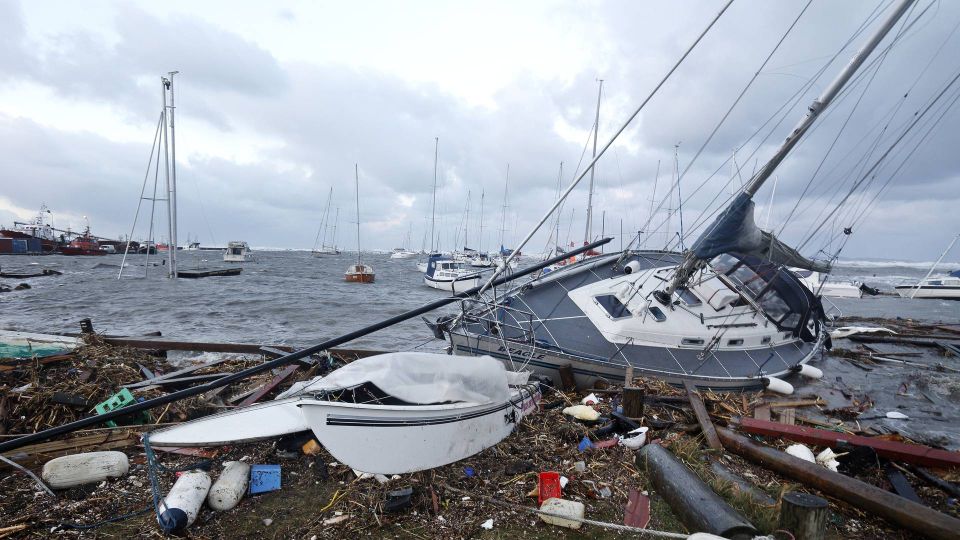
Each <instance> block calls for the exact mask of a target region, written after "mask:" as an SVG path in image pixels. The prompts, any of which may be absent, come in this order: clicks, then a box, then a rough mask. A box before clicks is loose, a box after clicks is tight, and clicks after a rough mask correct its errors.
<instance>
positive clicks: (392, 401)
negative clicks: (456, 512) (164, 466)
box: [149, 352, 540, 474]
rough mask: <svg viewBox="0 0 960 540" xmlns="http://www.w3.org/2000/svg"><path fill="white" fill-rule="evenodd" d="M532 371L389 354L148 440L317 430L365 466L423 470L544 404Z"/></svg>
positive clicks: (334, 450) (459, 455) (197, 442)
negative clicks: (272, 398)
mask: <svg viewBox="0 0 960 540" xmlns="http://www.w3.org/2000/svg"><path fill="white" fill-rule="evenodd" d="M528 377H529V373H513V372H508V371H507V370H506V369H504V367H503V365H502V364H501V363H500V362H498V361H497V360H494V359H493V358H490V357H477V358H451V357H450V356H448V355H446V354H435V353H413V352H407V353H389V354H381V355H376V356H370V357H367V358H361V359H359V360H356V361H354V362H351V363H350V364H348V365H347V366H345V367H342V368H340V369H338V370H336V371H334V372H332V373H331V374H329V375H327V376H326V377H317V378H315V379H312V380H309V381H304V382H301V383H297V384H294V385H293V386H292V387H291V388H290V389H289V390H287V391H286V392H284V393H282V394H280V395H279V396H278V397H277V399H276V400H274V401H271V402H266V403H259V404H256V405H252V406H249V407H244V408H240V409H235V410H232V411H229V412H225V413H221V414H216V415H213V416H208V417H204V418H200V419H198V420H193V421H190V422H186V423H183V424H179V425H177V426H174V427H171V428H166V429H161V430H159V431H155V432H153V433H151V434H150V435H149V443H150V444H153V445H158V446H159V445H163V446H193V447H195V446H219V445H225V444H234V443H239V442H249V441H257V440H263V439H270V438H276V437H280V436H283V435H288V434H291V433H298V432H302V431H306V430H310V431H312V432H313V434H314V435H315V436H316V437H317V440H318V441H319V442H320V444H321V445H323V447H324V448H326V449H327V451H329V452H330V454H331V455H333V457H334V458H335V459H337V460H338V461H340V462H341V463H344V464H346V465H347V466H349V467H352V468H354V469H356V470H358V471H363V472H368V473H382V474H400V473H409V472H415V471H421V470H426V469H431V468H434V467H439V466H441V465H446V464H448V463H453V462H455V461H459V460H461V459H465V458H468V457H470V456H472V455H474V454H476V453H478V452H480V451H482V450H485V449H486V448H489V447H491V446H493V445H495V444H497V443H499V442H500V441H502V440H503V439H504V438H505V437H507V436H508V435H509V434H510V433H512V432H513V430H514V428H515V427H516V426H517V424H518V423H519V422H520V420H521V419H522V418H523V416H524V415H526V414H529V413H530V412H532V411H534V410H536V408H537V404H538V403H539V401H540V391H539V388H538V386H537V385H536V384H529V383H528V382H527V378H528ZM438 441H442V444H438Z"/></svg>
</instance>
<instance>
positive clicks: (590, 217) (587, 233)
mask: <svg viewBox="0 0 960 540" xmlns="http://www.w3.org/2000/svg"><path fill="white" fill-rule="evenodd" d="M598 81H599V83H600V84H599V87H598V89H597V114H596V117H595V120H594V121H593V159H597V135H598V134H599V132H600V96H601V95H602V94H603V79H598ZM596 170H597V167H596V165H594V166H593V167H590V189H589V190H588V191H587V230H586V231H585V232H584V234H583V245H587V244H589V243H590V237H591V230H590V229H591V228H592V226H593V178H594V174H595V172H596ZM583 256H584V257H586V256H587V255H586V253H584V254H583Z"/></svg>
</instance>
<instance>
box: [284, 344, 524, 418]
mask: <svg viewBox="0 0 960 540" xmlns="http://www.w3.org/2000/svg"><path fill="white" fill-rule="evenodd" d="M365 383H372V384H374V385H376V386H377V388H379V389H381V390H383V391H384V392H386V393H388V394H390V395H391V396H393V397H396V398H398V399H401V400H403V401H406V402H408V403H418V404H423V405H426V404H431V403H447V402H451V403H477V404H482V403H491V402H494V403H495V402H502V401H506V399H507V398H508V397H509V393H510V388H509V386H508V383H507V371H506V369H504V367H503V364H501V363H500V361H498V360H495V359H493V358H491V357H489V356H479V357H475V356H450V355H447V354H435V353H424V352H398V353H388V354H378V355H376V356H368V357H366V358H361V359H359V360H355V361H353V362H351V363H349V364H347V365H346V366H344V367H342V368H340V369H338V370H336V371H334V372H332V373H330V374H329V375H327V376H326V377H317V378H315V379H313V380H310V381H303V382H299V383H296V384H294V385H293V386H291V387H290V389H289V390H287V391H286V392H283V393H282V394H280V395H279V396H277V399H282V398H285V397H291V396H296V395H300V394H314V393H319V392H324V391H335V390H342V389H347V388H354V387H357V386H361V385H363V384H365Z"/></svg>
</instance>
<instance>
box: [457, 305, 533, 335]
mask: <svg viewBox="0 0 960 540" xmlns="http://www.w3.org/2000/svg"><path fill="white" fill-rule="evenodd" d="M469 304H470V303H469V302H461V303H460V306H461V310H462V313H461V318H462V319H463V320H465V321H472V322H478V323H486V326H487V328H488V329H489V330H492V331H496V332H497V333H498V335H500V337H503V336H502V331H501V330H499V329H500V328H502V327H506V328H510V329H513V330H517V331H519V332H520V335H521V338H520V339H521V340H522V341H523V342H524V343H533V342H534V341H535V339H536V333H535V332H534V319H535V318H536V316H535V315H534V314H533V313H532V312H530V311H526V310H522V309H517V308H515V307H511V306H509V305H507V304H504V303H502V302H487V301H483V304H484V306H485V309H483V310H481V311H475V310H472V309H471V307H472V306H471V305H469ZM507 316H509V318H510V319H512V320H513V323H511V322H510V321H509V320H507ZM494 329H497V330H494Z"/></svg>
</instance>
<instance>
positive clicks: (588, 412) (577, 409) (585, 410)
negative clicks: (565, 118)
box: [563, 405, 600, 422]
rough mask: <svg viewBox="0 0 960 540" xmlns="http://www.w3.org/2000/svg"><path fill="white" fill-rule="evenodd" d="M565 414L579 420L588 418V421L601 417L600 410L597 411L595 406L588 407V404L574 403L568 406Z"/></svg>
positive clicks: (564, 411)
mask: <svg viewBox="0 0 960 540" xmlns="http://www.w3.org/2000/svg"><path fill="white" fill-rule="evenodd" d="M563 414H566V415H569V416H572V417H574V418H576V419H577V420H586V421H588V422H593V421H595V420H596V419H598V418H600V413H599V412H597V411H596V410H595V409H594V408H593V407H587V406H586V405H574V406H572V407H567V408H566V409H564V410H563Z"/></svg>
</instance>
